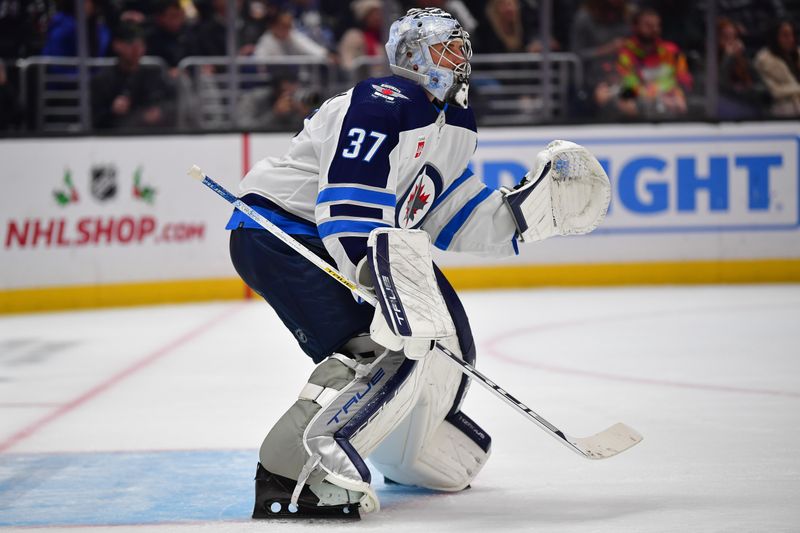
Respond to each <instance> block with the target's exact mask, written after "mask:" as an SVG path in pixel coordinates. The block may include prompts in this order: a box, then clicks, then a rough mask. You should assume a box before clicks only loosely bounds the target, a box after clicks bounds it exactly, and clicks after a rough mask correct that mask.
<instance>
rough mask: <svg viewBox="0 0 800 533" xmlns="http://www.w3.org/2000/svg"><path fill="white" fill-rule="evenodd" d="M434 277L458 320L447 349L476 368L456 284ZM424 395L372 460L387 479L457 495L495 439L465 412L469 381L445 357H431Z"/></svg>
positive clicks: (471, 341) (487, 455)
mask: <svg viewBox="0 0 800 533" xmlns="http://www.w3.org/2000/svg"><path fill="white" fill-rule="evenodd" d="M436 278H437V282H438V283H439V287H440V289H441V291H442V295H443V297H444V299H445V301H446V302H447V307H448V310H449V312H450V314H451V316H452V317H453V320H454V322H455V325H456V328H457V332H458V338H457V342H455V341H454V340H449V341H446V342H444V344H445V345H446V346H447V348H448V349H450V350H451V351H453V352H454V353H456V354H459V355H461V356H462V357H463V359H464V360H465V361H467V362H469V363H470V364H475V346H474V341H473V339H472V332H471V330H470V326H469V321H468V320H467V316H466V313H465V312H464V308H463V306H462V305H461V302H460V301H459V299H458V296H457V295H456V293H455V291H454V290H453V288H452V286H450V284H449V282H448V281H447V279H446V278H445V277H444V275H442V273H441V272H440V271H439V270H438V269H436ZM429 360H430V361H432V362H433V363H432V364H431V365H429V366H428V367H427V368H426V373H425V375H424V376H423V378H424V387H423V393H422V395H421V397H420V400H419V401H418V402H417V404H416V406H415V407H414V410H413V411H412V412H411V414H410V415H409V416H408V418H407V419H406V420H405V421H403V423H402V424H401V425H400V426H398V428H397V429H396V430H395V431H394V432H393V433H392V434H391V435H390V436H389V437H388V438H387V439H386V440H385V441H384V442H383V443H382V444H381V445H380V447H379V448H378V449H377V450H376V451H375V452H374V453H373V454H372V455H371V456H370V461H371V462H372V464H373V465H375V466H376V467H377V468H378V469H379V470H380V471H381V472H382V473H383V474H384V475H385V476H386V477H388V478H391V479H392V480H394V481H396V482H398V483H403V484H406V485H417V486H420V487H426V488H430V489H435V490H446V491H457V490H461V489H463V488H465V487H466V486H467V485H469V484H470V483H471V482H472V480H473V479H475V476H477V474H478V472H479V471H480V470H481V468H483V465H484V464H486V461H487V460H488V458H489V455H490V451H491V437H490V436H489V435H488V434H487V433H486V432H485V431H484V430H483V429H481V428H480V426H478V425H477V424H476V423H475V422H473V421H472V420H471V419H470V418H469V417H467V416H466V415H464V414H463V413H461V411H460V407H461V403H462V402H463V399H464V396H465V395H466V392H467V389H468V386H469V378H468V377H467V376H464V375H463V374H462V373H461V372H460V371H459V370H458V369H457V368H455V367H454V366H453V365H452V364H450V363H449V362H448V361H446V360H444V358H443V357H436V358H433V357H431V358H428V359H426V362H428V361H429Z"/></svg>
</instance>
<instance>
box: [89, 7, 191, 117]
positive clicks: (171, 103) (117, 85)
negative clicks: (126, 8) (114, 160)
mask: <svg viewBox="0 0 800 533" xmlns="http://www.w3.org/2000/svg"><path fill="white" fill-rule="evenodd" d="M111 46H112V48H113V50H114V53H115V54H116V56H117V65H116V66H115V67H113V68H110V69H107V70H104V71H103V72H101V73H100V74H98V75H97V76H96V77H95V78H93V79H92V119H93V123H94V127H95V128H99V129H111V128H114V129H118V128H127V129H136V128H159V127H162V128H163V127H170V126H174V124H175V90H174V87H173V86H172V85H171V84H170V82H169V81H168V80H167V77H166V76H165V75H164V73H163V72H162V71H161V69H160V68H158V67H151V66H146V65H142V64H141V59H142V57H143V56H144V54H145V43H144V35H143V32H142V30H141V28H140V27H139V26H137V25H135V24H133V23H129V22H126V23H123V24H120V25H119V26H118V28H117V33H116V34H115V35H114V39H113V41H112V45H111Z"/></svg>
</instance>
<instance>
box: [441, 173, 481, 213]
mask: <svg viewBox="0 0 800 533" xmlns="http://www.w3.org/2000/svg"><path fill="white" fill-rule="evenodd" d="M472 174H473V172H472V169H470V168H467V169H466V170H464V172H463V173H462V174H461V175H460V176H459V177H458V178H456V180H455V181H454V182H453V183H451V184H450V186H449V187H448V188H447V189H446V190H445V191H444V192H443V193H442V194H440V195H439V197H438V198H437V199H436V200H434V201H433V205H432V206H431V211H432V210H434V209H436V207H437V206H438V205H439V204H441V203H442V202H444V199H445V198H447V197H448V196H450V194H451V193H452V192H453V191H455V190H456V189H458V188H459V186H461V184H462V183H464V182H465V181H467V180H468V179H469V178H470V176H472Z"/></svg>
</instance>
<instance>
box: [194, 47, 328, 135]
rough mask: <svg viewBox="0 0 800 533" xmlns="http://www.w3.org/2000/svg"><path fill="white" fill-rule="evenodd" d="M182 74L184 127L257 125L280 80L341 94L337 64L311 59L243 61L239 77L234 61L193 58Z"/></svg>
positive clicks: (238, 64) (239, 64)
mask: <svg viewBox="0 0 800 533" xmlns="http://www.w3.org/2000/svg"><path fill="white" fill-rule="evenodd" d="M178 71H179V73H180V76H179V80H180V86H179V88H178V89H179V90H178V100H179V102H178V124H179V127H182V128H200V129H212V130H213V129H230V128H238V127H253V126H254V125H255V126H257V125H256V124H254V122H253V121H252V120H251V117H250V116H249V114H251V113H253V108H254V107H258V106H259V103H258V102H260V101H261V100H264V99H265V97H267V96H268V95H269V94H270V91H272V90H273V89H274V85H275V83H276V82H277V80H280V79H290V80H293V81H296V82H297V83H299V84H300V85H301V87H303V90H305V91H311V90H313V91H318V92H319V93H320V94H325V95H327V96H330V95H332V94H335V92H336V89H335V88H334V85H335V77H334V71H333V68H332V66H331V64H330V63H329V62H328V61H327V60H326V59H317V58H311V57H300V56H294V57H276V58H270V59H257V58H252V57H237V58H236V61H235V72H234V73H233V74H234V75H233V76H232V75H231V74H232V72H231V68H230V61H229V58H228V57H224V56H220V57H187V58H184V59H183V60H181V62H180V63H179V64H178ZM261 111H263V109H261Z"/></svg>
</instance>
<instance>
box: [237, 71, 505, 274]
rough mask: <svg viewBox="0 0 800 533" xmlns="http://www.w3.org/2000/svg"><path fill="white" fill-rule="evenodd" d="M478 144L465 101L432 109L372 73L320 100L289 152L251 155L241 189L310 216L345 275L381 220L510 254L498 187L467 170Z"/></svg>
mask: <svg viewBox="0 0 800 533" xmlns="http://www.w3.org/2000/svg"><path fill="white" fill-rule="evenodd" d="M476 143H477V131H476V127H475V118H474V115H473V113H472V110H471V109H461V108H458V107H456V106H449V107H448V106H445V108H444V109H443V110H440V109H438V108H437V107H436V106H435V105H433V104H432V103H431V102H430V101H429V100H428V97H427V93H425V91H424V90H423V89H422V88H421V87H420V86H419V85H417V84H416V83H414V82H412V81H410V80H407V79H405V78H401V77H397V76H391V77H387V78H378V79H370V80H366V81H363V82H360V83H359V84H357V85H356V86H355V87H354V88H353V89H351V90H349V91H347V92H346V93H342V94H339V95H337V96H334V97H332V98H330V99H329V100H327V101H326V102H325V103H324V104H323V105H322V106H321V107H320V108H319V110H318V111H317V112H316V113H315V114H313V115H312V116H311V117H310V118H307V119H306V121H305V125H304V127H303V130H302V131H301V132H300V133H298V134H297V135H296V136H295V137H294V139H293V140H292V146H291V148H290V150H289V151H288V153H287V154H285V155H284V156H283V157H279V158H273V157H268V158H266V159H262V160H261V161H259V162H258V163H256V165H255V166H254V167H253V168H252V169H251V170H250V172H249V173H248V174H247V176H245V178H244V180H242V182H241V185H240V188H241V192H242V195H244V194H249V193H255V194H258V195H260V196H263V197H265V198H267V199H268V200H270V201H272V202H273V203H275V204H277V205H278V206H280V207H281V208H282V209H284V210H286V211H287V212H289V213H291V214H293V215H295V216H297V217H300V218H301V219H303V220H306V221H308V222H310V223H312V224H314V225H315V226H316V229H317V232H318V234H319V237H320V238H321V239H322V241H323V242H324V244H325V247H326V249H327V250H328V251H329V253H330V254H331V256H332V257H333V259H334V260H335V261H336V264H337V266H338V267H339V269H340V270H341V271H342V273H343V274H345V275H346V276H347V277H348V278H350V279H353V277H354V274H355V265H356V264H357V263H358V261H359V260H360V259H361V258H362V257H364V255H365V254H366V240H367V239H366V238H367V236H368V235H369V232H370V231H372V230H373V229H374V228H377V227H383V226H388V227H401V228H421V229H423V230H424V231H426V232H427V233H428V234H429V235H430V236H431V241H432V242H433V243H434V245H435V246H436V247H437V248H440V249H442V250H453V251H470V252H475V253H478V254H486V255H494V256H506V255H513V254H514V253H515V252H516V250H517V248H516V241H515V239H514V233H515V226H514V222H513V220H512V218H511V215H510V213H509V211H508V209H507V208H506V207H505V206H504V205H503V201H502V195H501V194H500V193H499V192H498V191H494V190H491V189H489V188H487V187H485V186H484V184H483V183H482V182H481V181H480V180H479V179H477V177H475V176H473V175H472V171H471V170H470V169H469V168H468V163H469V159H470V157H471V156H472V154H473V152H474V151H475V148H476ZM278 225H280V224H278ZM287 231H288V232H289V233H291V231H290V228H289V229H288V230H287Z"/></svg>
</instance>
